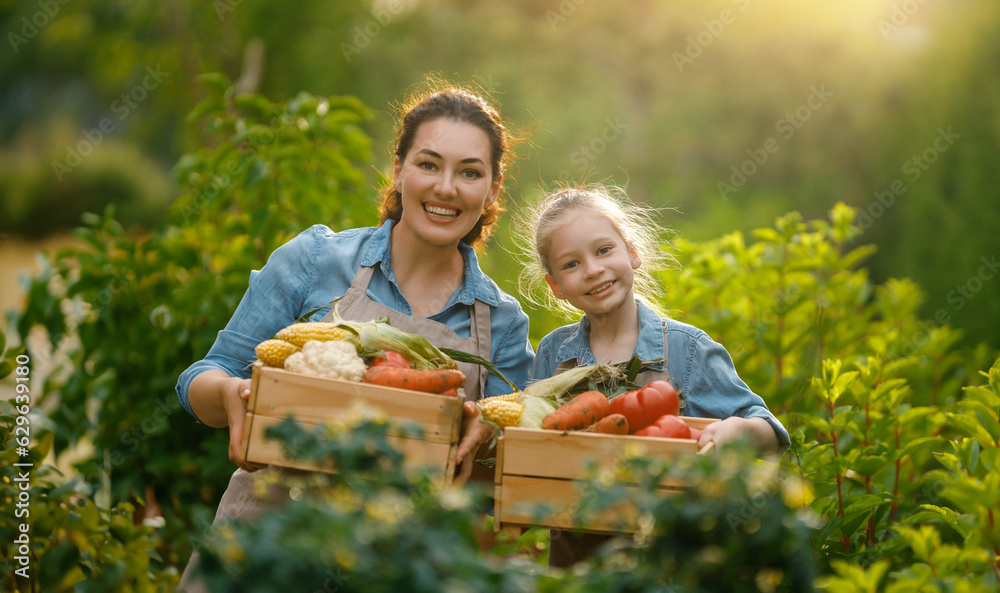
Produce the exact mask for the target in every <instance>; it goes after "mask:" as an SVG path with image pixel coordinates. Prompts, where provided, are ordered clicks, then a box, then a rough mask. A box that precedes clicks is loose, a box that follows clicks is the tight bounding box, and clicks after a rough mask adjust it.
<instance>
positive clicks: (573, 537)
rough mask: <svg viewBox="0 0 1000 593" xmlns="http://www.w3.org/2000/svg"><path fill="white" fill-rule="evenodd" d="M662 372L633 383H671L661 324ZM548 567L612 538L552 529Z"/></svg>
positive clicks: (569, 562) (562, 366) (576, 558)
mask: <svg viewBox="0 0 1000 593" xmlns="http://www.w3.org/2000/svg"><path fill="white" fill-rule="evenodd" d="M663 324H664V325H663V370H662V371H657V370H654V369H646V370H644V371H642V372H641V373H639V374H638V375H636V377H635V380H634V383H635V384H636V385H647V384H649V383H652V382H653V381H657V380H660V379H662V380H664V381H670V382H671V383H673V381H672V380H671V379H670V357H669V354H668V353H667V326H666V322H663ZM575 366H577V365H576V359H575V358H574V359H572V360H567V361H563V362H561V363H559V366H558V367H556V374H557V375H558V374H559V373H563V372H565V371H568V370H569V369H571V368H573V367H575ZM549 537H550V539H549V566H550V567H557V568H569V567H570V566H573V565H574V564H576V563H577V562H580V561H581V560H586V559H587V558H588V557H589V556H590V555H591V554H592V553H593V552H594V550H596V549H597V548H598V546H600V545H601V544H603V543H604V542H606V541H608V540H609V539H611V537H612V536H610V535H605V534H602V533H575V532H573V531H564V530H562V529H552V530H550V532H549Z"/></svg>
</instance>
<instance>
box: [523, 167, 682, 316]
mask: <svg viewBox="0 0 1000 593" xmlns="http://www.w3.org/2000/svg"><path fill="white" fill-rule="evenodd" d="M575 210H587V211H590V212H593V213H594V214H597V215H599V216H604V217H605V218H607V219H608V221H610V222H611V226H612V227H613V228H614V229H615V231H616V232H617V233H618V234H619V235H620V236H621V238H622V240H624V241H625V245H626V246H627V247H628V249H629V250H630V251H632V252H633V253H635V254H636V255H638V256H639V258H640V259H641V260H642V265H640V266H639V269H637V270H635V281H634V284H633V287H632V291H633V294H635V296H636V297H638V298H640V299H642V300H643V301H644V302H645V303H646V304H647V305H649V306H650V307H652V308H653V309H654V310H655V311H657V313H659V314H660V315H663V312H662V309H661V308H660V306H659V305H658V304H657V303H658V301H659V299H658V298H657V296H658V294H659V293H661V292H662V291H663V290H665V289H664V287H663V286H662V284H660V283H659V282H657V281H656V279H655V277H654V273H655V271H656V270H659V269H662V268H663V267H665V266H673V265H675V264H676V260H675V259H674V258H673V256H671V255H670V254H669V253H667V252H666V251H665V250H664V249H663V247H662V244H663V243H664V242H666V238H665V237H663V236H662V235H664V234H666V233H667V229H664V228H661V227H660V226H659V224H657V222H656V214H657V212H658V210H657V209H655V208H650V207H646V206H642V205H639V204H636V203H634V202H632V201H631V200H629V198H628V195H626V193H625V190H624V189H622V188H618V187H614V186H607V185H602V184H589V185H584V186H579V187H566V188H561V189H558V190H556V191H553V192H551V193H548V194H545V195H543V196H542V198H541V199H540V200H539V201H538V203H537V204H535V205H534V206H533V207H528V208H526V209H525V212H526V214H524V215H522V216H521V217H520V219H519V220H518V221H517V223H518V227H519V229H518V233H517V236H518V237H520V241H521V243H522V244H521V252H522V254H523V255H524V256H525V257H524V259H525V260H526V265H525V266H524V268H522V270H521V272H520V274H519V276H518V288H519V289H520V295H521V298H523V299H525V300H527V301H529V302H531V303H532V304H534V305H536V306H538V307H541V308H546V309H551V310H555V311H559V312H561V313H563V314H564V315H566V316H568V317H570V316H575V315H579V313H580V312H579V311H578V310H577V309H576V308H574V307H573V306H572V305H570V304H569V303H568V302H567V301H565V300H560V299H557V298H556V297H555V295H553V294H552V291H551V290H549V288H548V286H547V283H546V282H545V277H546V276H547V275H549V274H551V273H552V268H551V264H550V261H549V254H550V252H551V245H550V243H551V241H552V235H553V234H554V233H555V232H556V231H557V230H558V229H559V228H560V227H561V226H562V224H563V219H564V217H565V215H566V214H568V213H569V212H572V211H575Z"/></svg>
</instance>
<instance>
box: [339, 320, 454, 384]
mask: <svg viewBox="0 0 1000 593" xmlns="http://www.w3.org/2000/svg"><path fill="white" fill-rule="evenodd" d="M358 339H359V340H360V342H361V346H362V347H363V348H365V349H367V350H371V351H378V350H384V351H386V352H389V351H392V352H398V353H399V354H401V355H402V356H403V357H404V358H406V361H407V362H408V363H409V364H410V367H411V368H414V369H454V370H457V369H458V364H457V363H456V362H455V361H454V360H452V359H451V358H450V357H449V356H448V355H447V354H445V353H444V352H441V351H440V350H438V349H437V348H435V347H434V346H433V345H431V343H430V342H428V341H427V338H425V337H423V336H418V335H416V334H411V333H409V332H405V331H403V330H401V329H397V328H395V327H393V326H391V325H389V324H388V323H386V322H383V321H372V322H368V323H362V324H360V330H359V331H358ZM442 391H443V390H442Z"/></svg>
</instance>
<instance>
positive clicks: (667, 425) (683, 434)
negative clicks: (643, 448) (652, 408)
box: [635, 414, 691, 439]
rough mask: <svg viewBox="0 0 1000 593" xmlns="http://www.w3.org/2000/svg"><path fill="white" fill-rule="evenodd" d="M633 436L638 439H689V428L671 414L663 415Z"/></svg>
mask: <svg viewBox="0 0 1000 593" xmlns="http://www.w3.org/2000/svg"><path fill="white" fill-rule="evenodd" d="M635 436H639V437H659V438H667V439H689V438H691V427H689V426H688V425H687V424H685V423H684V421H683V420H681V419H680V418H678V417H677V416H674V415H673V414H664V415H663V416H661V417H660V418H658V419H657V420H656V422H654V423H652V424H650V425H649V426H647V427H645V428H643V429H641V430H639V431H637V432H636V433H635Z"/></svg>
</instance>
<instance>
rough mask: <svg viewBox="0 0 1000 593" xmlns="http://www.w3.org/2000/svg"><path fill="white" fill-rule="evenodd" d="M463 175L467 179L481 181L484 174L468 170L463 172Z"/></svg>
mask: <svg viewBox="0 0 1000 593" xmlns="http://www.w3.org/2000/svg"><path fill="white" fill-rule="evenodd" d="M462 175H463V176H464V177H465V178H466V179H479V178H480V177H482V176H483V175H482V173H480V172H479V171H476V170H475V169H466V170H465V171H462Z"/></svg>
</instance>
